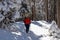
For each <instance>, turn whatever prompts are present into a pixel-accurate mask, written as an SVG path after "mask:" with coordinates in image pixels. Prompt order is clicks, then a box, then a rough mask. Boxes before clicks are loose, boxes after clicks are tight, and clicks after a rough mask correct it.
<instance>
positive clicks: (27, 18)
mask: <svg viewBox="0 0 60 40" xmlns="http://www.w3.org/2000/svg"><path fill="white" fill-rule="evenodd" d="M24 24H25V27H26V33H28V32H29V28H30V24H31V19H30V17H29V16H27V15H26V16H25V18H24Z"/></svg>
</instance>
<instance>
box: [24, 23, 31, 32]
mask: <svg viewBox="0 0 60 40" xmlns="http://www.w3.org/2000/svg"><path fill="white" fill-rule="evenodd" d="M25 26H26V33H28V31H29V27H30V25H29V24H25Z"/></svg>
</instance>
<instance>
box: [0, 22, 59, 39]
mask: <svg viewBox="0 0 60 40" xmlns="http://www.w3.org/2000/svg"><path fill="white" fill-rule="evenodd" d="M59 36H60V29H59V28H58V27H57V25H56V23H55V21H52V23H51V24H50V23H47V22H46V21H32V23H31V25H30V31H29V33H28V34H27V33H26V32H25V26H24V23H23V22H16V23H13V24H12V25H10V26H9V30H8V29H7V30H6V29H0V40H60V37H59Z"/></svg>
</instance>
